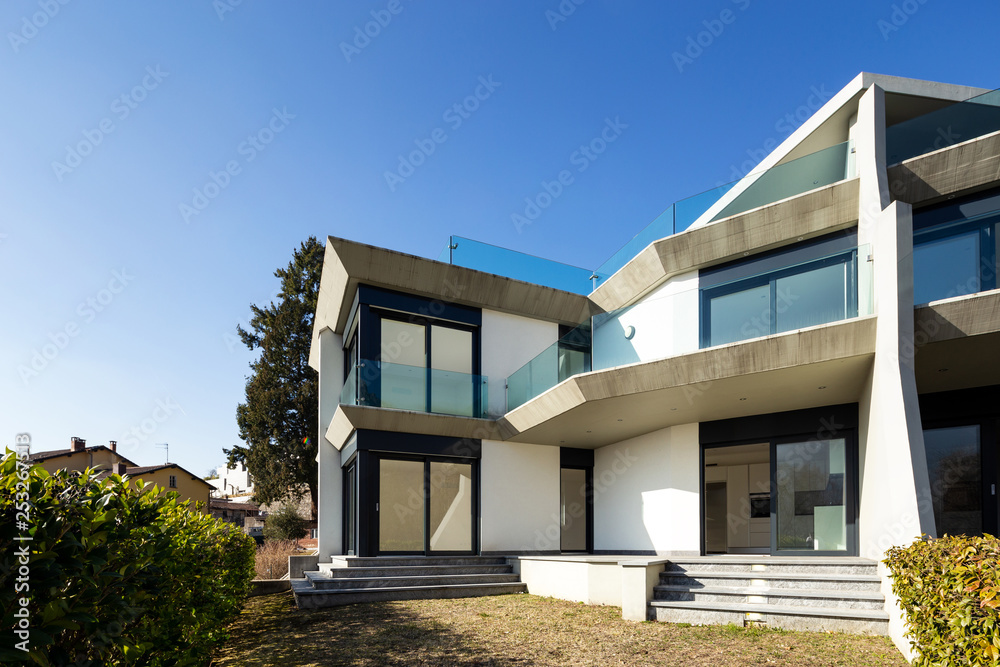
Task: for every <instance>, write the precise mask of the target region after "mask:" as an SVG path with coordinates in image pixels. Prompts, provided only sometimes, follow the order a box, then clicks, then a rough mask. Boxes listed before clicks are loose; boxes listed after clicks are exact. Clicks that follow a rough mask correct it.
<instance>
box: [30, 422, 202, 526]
mask: <svg viewBox="0 0 1000 667" xmlns="http://www.w3.org/2000/svg"><path fill="white" fill-rule="evenodd" d="M28 460H30V461H31V462H32V463H34V464H36V465H39V466H41V467H42V468H44V469H45V470H47V471H48V472H50V473H52V472H55V471H57V470H61V469H66V470H75V471H77V472H82V471H83V470H85V469H87V468H93V469H95V470H98V471H100V474H102V475H104V474H111V473H117V474H119V475H129V476H130V477H132V478H133V479H134V480H136V481H138V480H142V481H144V482H147V483H150V484H158V485H159V486H160V487H161V488H163V490H164V492H169V491H176V492H177V493H178V495H179V496H180V499H181V500H194V501H195V502H201V503H204V507H203V508H202V511H204V512H208V501H209V492H210V491H211V489H212V486H211V484H209V483H208V482H206V481H205V480H203V479H202V478H200V477H198V476H197V475H195V474H194V473H192V472H189V471H187V470H185V469H184V468H182V467H180V466H179V465H177V464H176V463H164V464H162V465H156V466H139V465H137V464H136V463H135V461H132V460H130V459H127V458H125V457H124V456H122V455H120V454H119V453H118V443H117V442H115V441H114V440H112V441H111V442H109V443H108V445H107V446H105V445H97V446H95V447H87V441H86V440H84V439H83V438H72V439H71V440H70V448H69V449H59V450H54V451H48V452H36V453H34V454H30V455H29V456H28Z"/></svg>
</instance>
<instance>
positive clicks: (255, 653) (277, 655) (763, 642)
mask: <svg viewBox="0 0 1000 667" xmlns="http://www.w3.org/2000/svg"><path fill="white" fill-rule="evenodd" d="M230 630H231V633H232V639H231V640H230V641H229V642H228V643H227V644H226V646H225V647H224V649H223V650H221V651H219V653H218V655H217V658H216V660H215V661H214V662H213V663H212V664H213V665H219V666H222V665H248V666H251V667H263V666H265V665H282V666H285V667H291V666H293V665H363V666H372V665H394V666H395V665H399V666H403V665H406V666H407V667H409V666H410V665H440V666H445V665H449V666H450V665H463V666H472V665H479V666H487V665H489V666H497V667H500V666H503V667H508V666H521V667H523V666H527V665H602V666H603V665H684V666H686V667H687V666H691V667H698V666H700V665H711V666H712V667H722V666H725V665H733V666H736V665H738V666H740V667H745V666H747V665H803V666H811V665H817V666H818V665H823V666H829V665H843V666H864V667H871V666H872V665H898V666H900V667H905V666H906V664H907V663H906V661H904V660H903V658H902V656H900V655H899V653H898V652H897V651H896V649H895V648H894V647H893V645H892V642H890V641H889V640H888V639H887V638H885V637H858V636H854V635H841V634H825V633H812V632H782V631H777V630H765V629H759V628H751V629H744V628H737V627H733V626H706V627H692V626H685V625H673V624H669V623H633V622H629V621H625V620H622V618H621V611H620V610H619V609H618V608H617V607H597V606H586V605H581V604H574V603H572V602H565V601H563V600H555V599H552V598H541V597H537V596H534V595H504V596H495V597H485V598H467V599H459V600H414V601H407V602H384V603H376V604H361V605H351V606H347V607H335V608H332V609H319V610H298V609H296V608H295V604H294V601H293V600H292V596H291V594H290V593H283V594H278V595H268V596H262V597H258V598H252V599H251V600H250V601H248V603H247V606H246V608H245V610H244V612H243V614H242V616H241V617H240V618H239V620H237V621H236V622H235V623H234V624H233V625H232V626H231V627H230Z"/></svg>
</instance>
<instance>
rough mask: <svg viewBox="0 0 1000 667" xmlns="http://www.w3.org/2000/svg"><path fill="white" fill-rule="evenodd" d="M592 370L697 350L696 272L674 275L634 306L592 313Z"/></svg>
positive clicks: (653, 359)
mask: <svg viewBox="0 0 1000 667" xmlns="http://www.w3.org/2000/svg"><path fill="white" fill-rule="evenodd" d="M593 322H594V323H593V326H594V344H593V363H592V364H591V365H592V367H593V370H595V371H600V370H605V369H607V368H614V367H616V366H625V365H627V364H634V363H638V362H645V361H655V360H657V359H663V358H666V357H671V356H674V355H677V354H683V353H685V352H690V351H692V350H696V349H698V278H697V272H694V273H693V274H690V275H688V276H678V277H676V278H674V279H671V280H670V281H668V282H667V283H666V284H665V285H664V286H663V287H662V288H661V289H660V290H658V291H656V292H653V293H651V294H649V295H647V296H646V297H645V298H644V299H643V300H642V301H640V302H639V303H636V304H634V305H631V306H628V307H625V308H620V309H618V310H614V311H611V312H609V313H601V314H599V315H595V316H594V320H593Z"/></svg>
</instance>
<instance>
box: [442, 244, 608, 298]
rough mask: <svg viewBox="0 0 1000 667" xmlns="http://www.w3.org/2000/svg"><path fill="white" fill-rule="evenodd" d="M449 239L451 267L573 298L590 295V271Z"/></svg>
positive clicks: (515, 252)
mask: <svg viewBox="0 0 1000 667" xmlns="http://www.w3.org/2000/svg"><path fill="white" fill-rule="evenodd" d="M451 238H452V242H451V246H450V251H451V253H450V255H451V263H452V264H454V265H456V266H464V267H466V268H469V269H475V270H477V271H485V272H486V273H492V274H495V275H498V276H505V277H507V278H513V279H514V280H523V281H525V282H529V283H534V284H536V285H545V286H546V287H553V288H555V289H561V290H565V291H567V292H574V293H576V294H590V292H591V290H592V288H593V284H592V281H591V276H592V275H593V272H592V271H590V270H589V269H583V268H580V267H578V266H570V265H569V264H562V263H560V262H554V261H552V260H548V259H542V258H541V257H535V256H534V255H528V254H526V253H523V252H517V251H516V250H508V249H507V248H500V247H498V246H495V245H490V244H488V243H481V242H480V241H473V240H472V239H467V238H464V237H461V236H453V237H451Z"/></svg>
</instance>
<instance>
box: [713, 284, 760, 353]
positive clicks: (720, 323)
mask: <svg viewBox="0 0 1000 667" xmlns="http://www.w3.org/2000/svg"><path fill="white" fill-rule="evenodd" d="M709 307H710V318H711V335H710V343H709V344H710V345H724V344H726V343H732V342H734V341H737V340H745V339H747V338H757V337H759V336H766V335H768V334H769V333H771V286H770V284H767V285H761V286H759V287H751V288H750V289H746V290H742V291H740V292H733V293H732V294H726V295H723V296H719V297H716V298H714V299H712V302H711V305H710V306H709Z"/></svg>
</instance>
